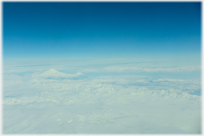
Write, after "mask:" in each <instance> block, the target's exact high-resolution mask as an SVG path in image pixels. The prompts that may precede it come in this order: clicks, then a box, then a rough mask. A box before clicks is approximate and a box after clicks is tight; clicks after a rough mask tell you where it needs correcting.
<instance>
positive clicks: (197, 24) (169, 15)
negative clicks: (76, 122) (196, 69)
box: [3, 2, 201, 58]
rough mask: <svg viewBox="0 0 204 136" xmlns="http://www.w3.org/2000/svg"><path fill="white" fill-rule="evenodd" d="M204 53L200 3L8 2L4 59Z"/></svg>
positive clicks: (4, 31) (4, 17)
mask: <svg viewBox="0 0 204 136" xmlns="http://www.w3.org/2000/svg"><path fill="white" fill-rule="evenodd" d="M172 55H174V56H193V57H195V56H196V57H198V58H199V57H200V56H201V3H200V2H181V3H180V2H170V3H169V2H165V3H161V2H154V3H151V2H148V3H147V2H129V3H128V2H114V3H113V2H103V3H102V2H95V3H93V2H84V3H83V2H68V3H66V2H56V3H51V2H49V3H43V2H41V3H38V2H35V3H32V2H27V3H26V2H3V58H82V57H83V58H108V57H111V58H117V57H126V58H128V57H129V58H134V57H165V56H166V57H169V56H172Z"/></svg>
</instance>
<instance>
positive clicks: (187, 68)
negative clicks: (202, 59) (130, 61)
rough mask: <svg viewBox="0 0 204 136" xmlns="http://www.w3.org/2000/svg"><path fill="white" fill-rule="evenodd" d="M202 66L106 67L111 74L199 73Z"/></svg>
mask: <svg viewBox="0 0 204 136" xmlns="http://www.w3.org/2000/svg"><path fill="white" fill-rule="evenodd" d="M200 69H201V67H200V66H185V67H172V68H162V67H160V68H139V67H106V68H105V70H106V71H110V72H128V71H133V72H134V71H135V72H188V71H198V70H200Z"/></svg>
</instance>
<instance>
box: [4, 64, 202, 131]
mask: <svg viewBox="0 0 204 136" xmlns="http://www.w3.org/2000/svg"><path fill="white" fill-rule="evenodd" d="M80 63H81V62H79V64H77V66H76V65H75V66H73V65H74V64H73V65H70V66H73V67H72V68H70V67H68V68H67V69H66V67H65V66H64V65H59V67H58V68H57V67H53V69H50V70H47V69H49V68H47V67H43V68H42V67H41V66H39V68H38V69H37V70H36V69H35V68H36V67H32V68H30V73H27V74H22V73H13V72H11V73H9V72H8V71H7V73H6V74H5V75H4V82H3V85H4V88H3V91H4V93H3V107H4V108H3V133H5V134H48V133H49V134H51V133H52V134H70V133H71V134H82V133H83V134H200V133H201V117H202V116H201V96H200V95H197V94H193V93H194V92H196V91H201V89H200V88H201V81H200V78H195V79H192V78H191V77H192V76H191V75H188V74H186V73H184V74H183V75H182V74H181V76H179V78H178V76H177V74H176V73H171V74H166V75H165V74H163V75H161V74H160V73H158V74H157V73H155V74H149V73H148V72H150V71H154V72H156V71H157V72H158V71H162V70H163V71H169V72H170V71H179V70H180V71H193V70H196V68H195V67H192V68H190V67H170V69H167V68H165V67H155V68H152V67H150V65H149V66H145V67H139V66H138V68H137V67H136V66H135V65H133V66H132V67H131V66H130V65H129V64H123V65H121V64H118V67H116V65H115V64H114V65H112V66H111V65H109V64H108V65H105V66H101V65H100V66H98V67H95V66H93V67H92V66H90V65H88V63H87V65H86V66H85V65H84V64H85V63H86V62H84V63H83V65H82V64H81V65H80ZM94 63H95V62H93V65H94ZM110 63H111V62H110ZM54 65H55V64H52V66H54ZM16 67H17V66H16ZM16 67H11V68H10V69H11V70H12V69H13V70H15V68H16ZM104 68H110V69H106V70H104ZM120 68H121V69H120ZM23 69H24V68H23V67H22V68H19V69H18V71H23ZM54 69H57V70H59V71H57V70H54ZM70 69H72V70H70ZM91 69H96V70H97V72H96V73H86V75H87V77H82V78H81V75H83V74H82V73H80V72H78V73H75V72H76V71H81V72H83V73H84V71H88V70H90V71H91ZM117 69H119V71H122V72H124V73H122V74H121V73H114V72H115V71H117ZM128 70H129V71H143V73H142V72H141V73H140V72H139V73H140V74H132V73H131V75H130V74H129V72H128ZM61 71H66V72H61ZM111 71H112V72H111ZM144 71H146V73H145V72H144ZM108 72H109V73H108ZM67 73H75V74H67ZM144 73H145V74H144ZM73 77H77V78H73ZM185 77H189V78H185Z"/></svg>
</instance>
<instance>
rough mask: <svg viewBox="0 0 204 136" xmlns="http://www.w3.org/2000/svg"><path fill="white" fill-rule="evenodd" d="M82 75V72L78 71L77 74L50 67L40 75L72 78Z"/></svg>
mask: <svg viewBox="0 0 204 136" xmlns="http://www.w3.org/2000/svg"><path fill="white" fill-rule="evenodd" d="M80 75H84V74H83V73H81V72H77V73H76V74H66V73H62V72H59V71H57V70H55V69H50V70H48V71H45V72H44V73H42V74H41V75H40V77H45V78H72V77H78V76H80Z"/></svg>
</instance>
